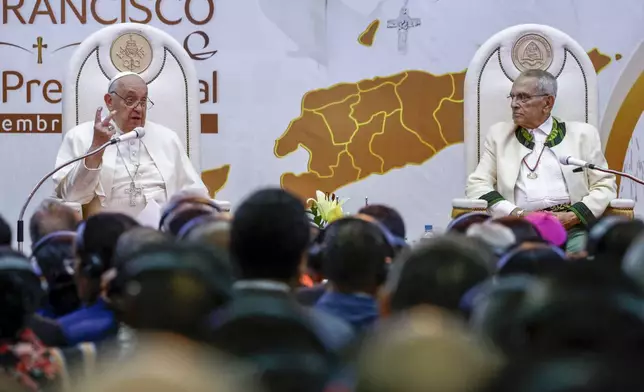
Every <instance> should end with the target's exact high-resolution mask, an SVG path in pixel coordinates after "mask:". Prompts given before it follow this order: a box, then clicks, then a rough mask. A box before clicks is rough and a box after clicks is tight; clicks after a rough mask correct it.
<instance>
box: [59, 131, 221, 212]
mask: <svg viewBox="0 0 644 392" xmlns="http://www.w3.org/2000/svg"><path fill="white" fill-rule="evenodd" d="M112 125H113V126H114V128H115V129H116V132H117V134H119V133H121V131H120V130H119V129H118V127H117V126H116V124H114V122H112ZM144 128H145V136H144V137H143V138H141V139H135V140H131V141H128V142H124V143H119V144H115V145H111V146H108V147H107V148H106V149H105V152H104V154H103V160H102V163H101V165H100V167H99V168H97V169H88V168H87V167H86V166H85V162H84V160H81V161H79V162H76V163H75V164H73V165H70V166H68V167H66V168H64V169H62V170H61V171H59V172H58V173H56V174H55V175H54V177H53V180H54V192H55V195H56V197H57V198H59V199H62V200H63V201H65V202H74V203H80V204H81V205H83V206H84V209H85V212H84V213H85V215H86V216H89V215H92V214H95V213H97V212H99V211H110V212H122V213H125V214H127V215H130V216H134V217H136V216H138V214H139V213H140V212H141V211H142V210H143V209H144V208H145V206H146V205H147V203H148V202H150V201H151V200H154V201H155V202H156V203H157V204H158V205H160V206H163V205H164V204H165V203H166V202H167V200H169V199H170V198H171V197H172V196H173V195H174V194H175V193H177V192H183V191H187V192H189V193H191V194H202V195H203V197H207V198H209V195H208V189H207V188H206V186H205V185H204V183H203V181H202V180H201V177H200V176H199V174H198V173H197V172H196V171H195V169H194V167H193V166H192V163H191V162H190V159H189V158H188V156H187V155H186V152H185V150H184V148H183V145H182V144H181V141H180V140H179V137H178V136H177V134H176V133H175V132H173V131H171V130H170V129H168V128H166V127H164V126H162V125H159V124H155V123H153V122H151V121H146V122H145V127H144ZM93 136H94V122H93V121H89V122H86V123H83V124H80V125H78V126H76V127H74V128H72V129H71V130H70V131H69V132H67V134H65V137H64V139H63V143H62V145H61V146H60V150H59V151H58V156H57V157H56V166H59V165H61V164H63V163H65V162H67V161H69V160H71V159H73V158H76V157H79V156H81V155H83V154H85V153H87V152H88V151H89V148H90V146H91V144H92V138H93Z"/></svg>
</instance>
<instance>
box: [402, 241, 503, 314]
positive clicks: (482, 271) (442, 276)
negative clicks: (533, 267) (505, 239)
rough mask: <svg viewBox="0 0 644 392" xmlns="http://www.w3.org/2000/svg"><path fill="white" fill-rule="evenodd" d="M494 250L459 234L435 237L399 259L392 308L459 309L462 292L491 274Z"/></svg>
mask: <svg viewBox="0 0 644 392" xmlns="http://www.w3.org/2000/svg"><path fill="white" fill-rule="evenodd" d="M493 259H494V254H493V253H492V252H491V250H489V249H488V248H487V247H485V246H483V245H482V244H481V243H480V242H479V241H475V240H473V239H471V238H468V237H464V236H462V235H459V234H450V235H448V236H444V237H439V238H434V239H432V240H431V241H430V242H428V243H426V244H424V245H422V246H420V247H418V248H416V249H414V250H412V251H411V252H409V253H407V254H405V255H404V257H403V258H402V259H401V260H399V261H396V262H403V263H404V265H403V266H402V270H401V271H400V278H399V280H398V284H397V287H396V289H395V291H394V293H393V295H392V298H391V308H392V310H393V311H402V310H406V309H409V308H412V307H414V306H416V305H421V304H427V305H434V306H439V307H442V308H445V309H447V310H451V311H454V312H457V313H460V312H461V310H460V303H461V298H462V297H463V295H464V294H465V293H466V292H467V291H468V290H469V289H471V288H472V287H474V286H475V285H476V284H478V283H481V282H483V281H484V280H485V279H487V278H488V277H489V276H490V275H491V271H490V270H489V267H488V266H489V265H491V264H493V263H492V262H491V260H493Z"/></svg>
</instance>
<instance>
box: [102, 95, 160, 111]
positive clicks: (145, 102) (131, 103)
mask: <svg viewBox="0 0 644 392" xmlns="http://www.w3.org/2000/svg"><path fill="white" fill-rule="evenodd" d="M110 94H114V95H116V96H117V97H119V98H121V99H122V100H123V103H124V104H125V106H126V107H127V108H128V109H133V108H135V107H137V106H141V108H145V109H147V110H150V109H152V107H153V106H154V102H152V101H151V100H150V99H149V98H143V99H142V100H140V101H139V100H136V99H134V98H132V97H129V98H123V97H121V96H120V95H118V94H117V93H116V92H115V91H112V92H111V93H110Z"/></svg>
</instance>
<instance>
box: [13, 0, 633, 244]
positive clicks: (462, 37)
mask: <svg viewBox="0 0 644 392" xmlns="http://www.w3.org/2000/svg"><path fill="white" fill-rule="evenodd" d="M0 4H1V5H2V12H1V13H0V17H1V18H2V24H1V25H0V72H1V75H0V90H1V100H2V101H1V103H0V165H2V169H1V170H0V186H1V189H2V191H1V192H0V214H1V215H2V216H3V217H4V218H5V219H7V220H8V221H10V222H11V223H12V224H13V225H14V226H15V224H14V222H15V220H16V219H17V216H18V212H19V209H20V207H21V205H22V203H23V202H24V200H25V198H26V196H27V195H28V193H29V192H30V190H31V189H32V188H33V186H34V184H35V183H36V182H37V181H38V179H39V178H40V177H41V176H42V175H44V173H46V172H47V171H48V170H51V169H52V168H53V165H54V161H55V157H56V153H57V151H58V147H59V145H60V142H61V139H62V134H61V133H62V131H63V130H62V126H63V125H62V124H63V122H62V115H61V112H62V111H61V100H62V90H63V84H62V80H63V77H64V74H65V70H66V67H67V66H68V60H69V58H70V57H71V55H72V54H73V52H74V50H75V48H76V47H77V46H78V45H79V44H80V42H81V41H82V40H83V39H84V38H86V37H88V36H89V35H90V34H92V33H93V32H95V31H97V30H99V29H101V28H104V27H106V26H109V25H112V24H116V23H123V22H134V23H143V24H149V25H152V26H155V27H158V28H160V29H162V30H163V31H165V32H167V33H169V34H170V35H171V36H172V37H174V38H176V40H177V41H178V42H179V43H180V44H181V45H182V46H183V47H184V48H185V50H186V51H187V52H188V54H189V55H190V57H191V58H192V59H193V60H194V62H195V65H196V68H197V72H198V76H199V79H200V81H199V87H200V90H201V101H200V102H201V103H200V105H201V107H200V111H201V113H202V135H201V138H202V139H201V146H202V151H201V161H202V167H203V168H204V170H203V178H204V180H205V181H206V183H207V185H208V187H209V189H210V191H211V192H212V193H213V195H214V194H216V197H217V198H218V199H223V200H229V201H231V202H232V203H233V208H234V206H235V205H238V204H239V203H240V202H241V201H242V200H243V198H244V197H245V196H246V195H248V194H249V192H251V191H253V190H254V189H257V188H259V187H263V186H282V187H285V188H287V189H290V190H292V191H294V192H296V193H297V194H299V195H301V196H302V197H313V196H314V193H315V191H316V190H318V189H319V190H322V191H325V192H335V193H336V194H337V195H338V196H339V197H341V198H343V199H349V200H348V202H347V203H346V204H345V208H346V210H347V211H348V212H356V211H357V210H358V209H359V208H361V207H362V206H363V205H364V203H365V198H368V200H369V203H370V204H374V203H384V204H389V205H391V206H393V207H395V208H397V209H398V210H399V211H401V213H402V214H403V216H404V218H405V221H406V223H407V226H408V234H409V235H408V239H409V240H414V239H416V238H418V237H419V236H420V235H421V233H422V230H423V227H424V225H425V224H432V225H434V227H437V228H439V229H440V228H441V227H445V225H446V224H447V222H448V221H449V214H450V211H451V200H452V199H453V198H456V197H463V195H464V184H465V179H466V173H465V163H464V148H463V143H462V142H463V101H462V95H463V94H462V92H463V80H464V75H465V72H466V70H467V66H468V64H469V62H470V60H471V59H472V57H473V55H474V53H475V52H476V50H477V49H478V48H479V47H480V45H482V44H483V43H484V42H485V41H486V40H487V39H488V38H490V37H491V36H492V35H494V34H495V33H497V32H498V31H500V30H503V29H504V28H507V27H509V26H512V25H516V24H523V23H538V24H547V25H550V26H552V27H555V28H557V29H559V30H561V31H563V32H565V33H567V34H568V35H570V36H571V37H572V38H573V39H575V40H577V41H578V42H579V43H580V44H581V46H582V47H583V48H584V50H586V51H587V52H588V53H589V55H590V57H591V59H592V61H593V64H594V66H595V70H596V72H597V73H598V78H599V100H600V108H599V109H600V116H602V119H604V118H608V119H611V121H605V122H606V123H608V124H609V125H602V126H609V127H610V126H612V124H613V123H614V124H619V129H617V130H616V129H612V131H611V135H610V137H609V142H608V145H607V147H606V154H607V157H608V158H609V163H610V164H611V165H612V167H613V168H614V169H622V167H623V168H624V169H625V170H626V171H628V172H630V173H633V174H635V175H637V176H640V177H641V176H644V163H643V162H644V147H642V148H641V149H640V140H643V141H644V139H643V138H644V120H642V111H643V108H644V76H643V74H642V71H643V70H644V54H643V53H642V51H644V49H643V47H644V45H642V43H643V42H644V29H643V27H642V20H644V2H642V1H641V0H619V1H618V2H610V1H605V0H586V1H583V2H581V1H578V2H575V1H572V2H561V1H558V0H543V1H539V2H538V3H535V2H521V1H506V0H484V1H469V0H450V1H447V0H327V1H320V0H1V1H0ZM638 48H639V49H638ZM638 50H639V52H638ZM150 98H151V99H152V100H154V97H153V96H151V97H150ZM157 106H158V105H155V107H154V108H153V109H152V110H172V108H163V107H157ZM403 112H406V113H407V114H406V115H405V116H403V114H402V113H403ZM427 132H439V133H440V134H441V135H442V136H443V138H442V141H440V142H439V143H433V142H431V141H428V140H427V138H426V137H425V136H424V135H426V134H427ZM641 150H642V151H641ZM51 193H52V185H51V182H49V183H47V184H46V186H44V187H43V189H41V190H40V192H39V193H38V195H37V196H36V198H35V199H34V201H33V202H32V203H33V206H35V205H37V204H38V203H39V202H40V201H41V200H42V199H44V198H45V197H47V196H49V195H51ZM620 197H623V198H634V199H636V200H637V209H636V213H637V212H640V211H644V210H643V208H644V189H642V188H641V187H636V186H635V185H634V184H633V183H631V182H630V181H627V180H625V181H621V183H620ZM33 206H32V208H30V209H28V210H27V215H26V216H27V217H29V216H30V215H31V211H33Z"/></svg>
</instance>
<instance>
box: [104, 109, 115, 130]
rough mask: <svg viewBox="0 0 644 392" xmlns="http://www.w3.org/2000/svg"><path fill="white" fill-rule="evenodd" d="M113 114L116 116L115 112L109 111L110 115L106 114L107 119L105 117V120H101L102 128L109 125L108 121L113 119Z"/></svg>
mask: <svg viewBox="0 0 644 392" xmlns="http://www.w3.org/2000/svg"><path fill="white" fill-rule="evenodd" d="M115 114H116V110H113V111H111V112H110V114H108V115H107V117H105V120H103V126H108V125H110V120H111V119H112V117H114V115H115Z"/></svg>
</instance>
